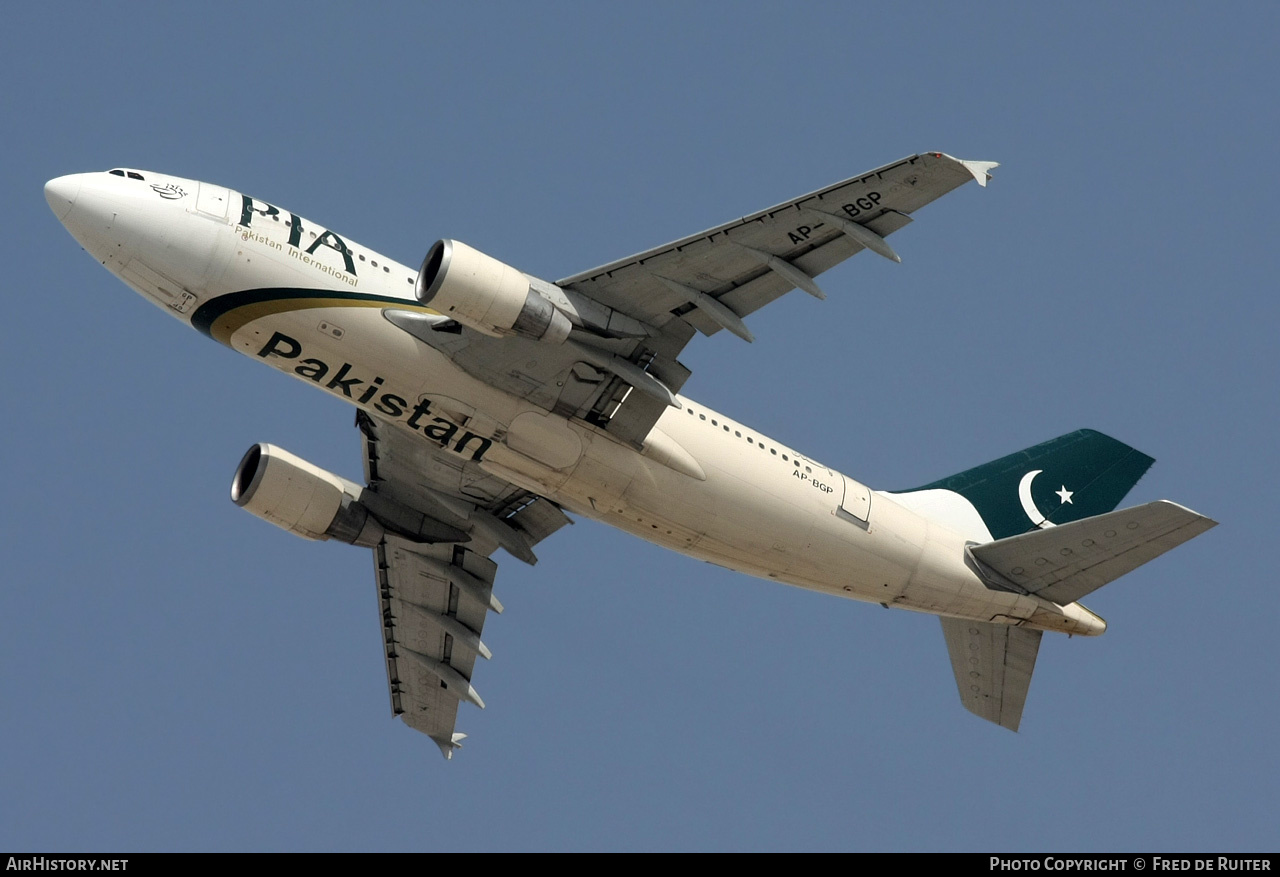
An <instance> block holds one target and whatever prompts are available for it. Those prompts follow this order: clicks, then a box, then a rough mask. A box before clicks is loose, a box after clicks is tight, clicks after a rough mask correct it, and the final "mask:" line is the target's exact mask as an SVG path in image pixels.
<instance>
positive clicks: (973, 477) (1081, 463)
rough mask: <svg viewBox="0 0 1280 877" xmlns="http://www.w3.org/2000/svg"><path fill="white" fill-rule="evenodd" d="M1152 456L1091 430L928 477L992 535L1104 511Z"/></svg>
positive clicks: (1121, 496) (999, 536) (1001, 535)
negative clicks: (967, 506) (966, 505)
mask: <svg viewBox="0 0 1280 877" xmlns="http://www.w3.org/2000/svg"><path fill="white" fill-rule="evenodd" d="M1154 462H1155V459H1153V458H1152V457H1148V456H1147V455H1146V454H1144V453H1142V452H1141V451H1136V450H1134V449H1133V448H1131V447H1129V446H1128V445H1126V444H1124V443H1123V442H1118V441H1116V440H1115V439H1113V438H1111V437H1110V436H1106V435H1103V434H1102V433H1100V432H1095V431H1094V430H1092V429H1080V430H1076V431H1075V432H1070V433H1067V434H1066V435H1063V436H1059V437H1058V438H1056V439H1050V440H1049V441H1047V442H1044V443H1042V444H1038V445H1035V446H1034V447H1030V448H1027V449H1026V450H1025V451H1018V452H1017V453H1016V454H1010V455H1009V456H1007V457H1001V458H1000V459H999V460H995V461H993V462H990V463H986V464H984V465H982V466H978V467H976V468H973V469H967V470H965V471H964V472H960V473H959V474H956V475H952V476H951V477H949V478H943V479H942V480H940V481H934V482H933V483H931V484H926V485H924V486H922V487H916V488H914V489H913V490H911V491H902V492H903V493H912V492H914V491H916V490H937V489H942V490H950V491H953V492H955V493H958V494H960V495H961V496H963V497H964V498H965V499H967V500H969V502H971V503H972V504H973V506H974V508H976V509H977V510H978V514H980V515H981V516H982V520H983V522H984V523H986V525H987V529H988V530H990V531H991V537H992V538H993V539H1004V538H1006V537H1008V536H1016V535H1017V534H1019V533H1025V532H1027V531H1028V530H1034V529H1036V528H1037V527H1047V526H1052V525H1054V524H1065V523H1066V522H1068V521H1076V520H1079V519H1080V518H1088V517H1092V516H1094V515H1101V514H1105V513H1106V512H1109V511H1111V510H1112V509H1114V508H1115V507H1116V506H1117V505H1119V504H1120V500H1122V499H1124V496H1125V494H1127V493H1128V492H1129V490H1130V489H1131V488H1132V487H1133V486H1134V485H1135V484H1137V483H1138V479H1140V478H1141V477H1142V476H1143V475H1144V474H1146V471H1147V470H1148V469H1150V468H1151V464H1152V463H1154Z"/></svg>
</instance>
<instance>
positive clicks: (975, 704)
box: [939, 618, 1041, 731]
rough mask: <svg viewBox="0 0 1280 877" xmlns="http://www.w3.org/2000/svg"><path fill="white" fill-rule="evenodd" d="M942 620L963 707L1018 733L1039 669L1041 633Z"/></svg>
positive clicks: (943, 633) (1003, 625) (974, 622)
mask: <svg viewBox="0 0 1280 877" xmlns="http://www.w3.org/2000/svg"><path fill="white" fill-rule="evenodd" d="M939 620H940V621H941V622H942V635H943V637H944V638H945V639H946V641H947V652H948V653H949V654H950V656H951V669H952V671H953V672H954V673H955V676H956V687H957V689H959V692H960V702H961V703H963V704H964V708H965V709H967V710H968V711H969V712H971V713H973V714H974V715H975V716H978V717H980V718H983V719H986V720H987V721H988V722H995V723H996V724H997V725H999V726H1000V727H1002V728H1008V729H1009V730H1010V731H1017V730H1018V726H1019V725H1020V724H1021V723H1022V708H1023V706H1024V705H1025V704H1026V702H1027V691H1028V690H1029V689H1030V688H1031V674H1032V673H1034V672H1035V669H1036V655H1037V654H1038V653H1039V651H1040V637H1041V633H1040V631H1038V630H1024V629H1023V628H1021V627H1013V626H1011V625H1007V624H989V623H986V622H982V621H965V620H963V619H960V618H941V619H939Z"/></svg>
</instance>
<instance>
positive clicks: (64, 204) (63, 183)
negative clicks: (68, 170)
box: [44, 174, 80, 222]
mask: <svg viewBox="0 0 1280 877" xmlns="http://www.w3.org/2000/svg"><path fill="white" fill-rule="evenodd" d="M79 196H80V174H70V175H68V176H65V177H57V178H55V179H52V180H50V181H49V182H47V183H45V184H44V199H45V200H46V201H48V202H49V208H50V209H51V210H52V211H53V215H54V216H56V217H58V221H59V222H61V221H62V220H63V219H66V217H67V214H68V213H70V212H71V208H72V207H74V206H75V203H76V198H78V197H79Z"/></svg>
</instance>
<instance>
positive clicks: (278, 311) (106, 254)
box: [46, 172, 1104, 634]
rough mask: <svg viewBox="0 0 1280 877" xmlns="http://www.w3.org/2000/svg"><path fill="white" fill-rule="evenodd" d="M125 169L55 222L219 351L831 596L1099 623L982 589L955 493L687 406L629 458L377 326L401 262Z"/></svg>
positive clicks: (1088, 629) (54, 190)
mask: <svg viewBox="0 0 1280 877" xmlns="http://www.w3.org/2000/svg"><path fill="white" fill-rule="evenodd" d="M135 173H136V174H137V176H138V177H141V178H142V179H134V178H131V177H129V176H127V175H126V176H118V175H112V174H108V173H92V174H78V175H74V176H70V177H62V178H59V179H58V180H55V181H53V182H51V183H50V184H49V187H48V188H47V189H46V192H47V195H48V198H49V201H50V204H51V206H53V208H54V212H55V214H57V215H58V218H59V219H60V220H62V222H63V223H64V224H65V225H66V226H67V227H68V229H69V230H70V231H71V232H72V234H74V235H75V236H76V238H77V239H78V240H79V241H80V242H81V243H82V244H83V245H84V246H85V248H86V249H87V250H89V252H91V253H92V254H93V255H94V256H95V257H96V258H97V259H98V260H99V261H100V262H102V263H103V264H104V265H105V266H106V267H107V268H108V269H109V270H111V271H112V273H114V274H116V275H117V276H119V277H120V278H121V279H122V280H124V281H125V282H126V283H127V284H128V285H129V286H130V287H132V288H133V289H135V290H137V291H138V292H140V293H141V294H142V295H144V296H145V297H146V298H148V299H149V300H151V301H152V302H154V303H155V304H157V305H160V306H161V307H163V308H165V309H166V310H167V311H168V312H169V313H170V314H172V315H173V316H175V317H177V318H178V319H180V320H182V321H183V322H186V323H187V324H189V325H194V326H196V328H199V329H201V330H202V331H204V332H206V333H207V334H209V335H211V336H212V337H213V338H215V339H216V340H218V341H220V342H221V343H223V344H226V345H227V346H229V347H231V348H233V349H234V350H237V351H240V352H241V353H243V354H245V355H246V356H249V357H252V358H255V359H260V360H261V361H262V362H264V363H265V364H267V365H269V366H271V367H272V368H275V369H277V370H279V371H282V372H285V373H286V374H290V375H292V376H293V377H295V378H297V379H298V380H302V381H305V382H307V383H310V384H314V385H315V386H316V387H318V388H320V389H322V390H324V391H326V392H328V393H330V394H332V395H335V396H338V397H339V398H341V399H343V400H344V401H347V402H349V403H351V404H353V405H356V406H358V407H360V408H363V409H364V410H366V411H367V412H368V413H369V414H371V415H373V416H374V417H377V418H379V419H380V420H383V421H386V422H393V423H396V424H398V425H399V426H401V427H402V428H403V429H405V430H407V431H410V432H413V433H414V434H416V435H417V436H419V437H420V438H421V440H422V441H424V442H433V443H434V444H435V445H436V446H439V447H442V448H444V449H445V450H447V451H448V452H449V453H451V454H456V455H457V456H458V457H459V458H460V459H465V460H476V461H478V462H479V464H480V465H481V467H482V468H484V469H486V470H487V471H488V472H490V473H491V474H495V475H499V476H501V477H503V478H505V479H506V480H508V481H510V482H512V483H514V484H516V485H518V486H520V487H523V488H526V489H528V490H531V491H534V492H536V493H538V494H541V495H543V496H546V497H548V498H549V499H552V500H554V501H555V502H557V503H559V504H561V505H562V506H563V507H564V508H566V509H568V510H569V511H571V512H574V513H576V514H579V515H583V516H586V517H589V518H593V519H596V520H599V521H603V522H605V523H608V524H611V525H613V526H615V527H618V528H620V529H623V530H626V531H628V532H630V533H633V534H635V535H637V536H640V537H641V538H644V539H646V540H648V541H650V542H654V543H657V544H659V545H663V546H665V547H667V548H671V549H674V550H676V551H679V552H682V553H684V554H688V555H690V556H692V557H696V558H699V559H702V560H706V561H709V562H712V563H715V564H718V565H720V566H724V567H728V568H730V569H734V570H738V571H741V572H744V573H747V574H749V575H753V576H758V577H761V578H768V579H772V580H774V581H779V582H783V583H785V584H790V585H796V586H799V587H803V588H809V589H812V590H817V591H822V592H825V593H830V594H834V595H837V596H844V597H851V598H854V599H858V600H866V601H871V602H875V603H881V604H884V605H886V606H897V607H900V608H904V609H912V610H916V611H921V612H929V613H934V614H939V615H948V616H954V617H961V618H968V619H974V620H979V621H988V622H1005V623H1022V624H1024V625H1026V626H1028V627H1033V628H1039V629H1047V630H1059V631H1064V632H1067V633H1081V634H1096V633H1101V632H1102V629H1104V625H1103V624H1102V622H1101V620H1100V619H1098V618H1097V617H1096V616H1094V615H1093V614H1092V613H1089V612H1088V611H1087V610H1085V609H1083V608H1082V607H1080V606H1078V605H1077V604H1071V605H1069V606H1066V607H1059V606H1057V605H1055V604H1053V603H1050V602H1048V601H1045V600H1041V599H1038V598H1035V597H1030V596H1023V595H1020V594H1015V593H1010V592H1006V591H998V590H992V589H991V588H988V587H987V586H986V585H985V584H984V583H983V582H982V580H981V579H980V578H979V577H978V575H977V574H976V573H975V572H974V571H973V570H972V569H971V568H970V567H969V566H968V565H967V563H966V554H965V548H966V545H967V544H971V543H982V542H988V541H990V539H991V535H990V533H988V532H987V529H986V527H985V525H984V524H983V522H982V519H981V518H980V517H979V515H978V514H977V512H976V511H975V510H974V509H973V507H972V505H970V504H969V503H968V502H967V501H966V500H964V499H963V498H962V497H960V496H959V495H958V494H954V493H951V492H950V491H945V490H935V491H924V492H920V493H913V494H898V495H893V494H886V493H883V492H872V491H868V490H867V488H865V487H864V486H863V485H861V484H860V483H858V482H856V481H854V480H853V479H851V478H848V477H846V476H844V475H842V474H841V473H839V472H836V471H834V470H831V469H829V468H827V467H826V466H823V465H821V464H819V463H817V462H816V461H814V460H812V459H810V458H808V457H806V456H805V455H803V454H801V453H798V452H796V451H795V450H794V449H792V448H788V447H786V446H784V445H782V444H780V443H778V442H776V441H773V440H772V439H770V438H768V437H767V436H765V435H763V434H761V433H760V432H759V431H758V430H753V429H751V428H749V427H747V426H745V425H744V424H742V423H739V422H737V421H734V420H732V419H729V418H727V417H725V416H724V415H722V414H720V413H718V412H716V411H712V410H711V409H709V408H706V407H705V406H702V405H699V404H698V403H697V402H695V401H693V400H692V399H689V398H687V397H683V396H681V397H679V401H680V403H681V407H680V408H679V409H677V408H674V407H672V408H668V409H667V411H666V412H665V413H664V414H663V415H662V417H661V419H660V420H659V421H658V423H657V425H656V427H655V431H654V433H653V434H652V435H651V436H650V437H649V439H648V440H647V441H646V442H645V449H644V451H643V452H640V451H637V450H636V449H635V448H634V447H632V446H630V445H628V444H625V443H623V442H620V441H618V440H617V439H615V438H614V437H613V436H611V435H610V434H609V433H607V432H605V431H604V430H602V429H599V428H597V427H595V426H593V425H591V424H588V423H586V422H583V421H580V420H576V419H569V418H564V417H560V416H557V415H555V414H552V413H550V412H548V411H546V410H544V409H542V408H539V407H536V406H534V405H532V404H530V403H529V402H527V401H525V400H523V399H520V398H517V397H515V396H512V395H510V394H507V393H505V392H503V391H501V390H498V389H496V388H494V387H492V386H490V385H489V384H487V383H485V382H484V381H481V380H479V379H477V378H475V377H472V376H471V375H469V374H467V373H466V372H464V371H463V370H461V369H460V368H458V367H457V366H456V365H454V363H453V362H452V361H451V360H450V359H449V358H448V357H447V356H445V355H444V354H443V353H441V352H439V351H438V350H436V349H434V348H432V347H430V346H428V345H427V344H424V343H423V342H421V341H419V340H418V339H416V338H414V337H413V336H412V335H410V334H409V333H407V332H406V331H404V330H402V329H400V328H398V327H397V326H395V325H393V324H392V323H391V322H390V321H388V320H387V319H386V318H385V317H384V315H383V310H384V309H386V308H393V307H394V308H403V309H409V310H424V309H423V308H422V306H421V305H420V304H419V303H418V301H417V300H416V299H415V297H414V285H413V281H414V279H415V277H416V274H417V272H416V270H415V269H411V268H409V267H406V266H404V265H401V264H399V263H397V262H395V261H393V260H391V259H388V258H386V257H385V256H383V255H381V254H379V253H377V252H374V251H372V250H369V249H367V248H365V247H362V246H360V245H358V244H355V243H354V242H352V241H351V240H350V239H347V238H345V237H342V238H339V237H337V235H336V234H335V233H333V232H331V231H329V230H328V229H326V228H324V227H322V226H319V225H316V224H314V223H312V222H310V221H309V220H306V219H303V218H301V217H295V216H294V215H292V214H290V213H288V212H287V211H285V210H284V209H279V208H275V207H273V206H272V205H269V204H267V203H265V202H262V201H256V200H252V199H246V198H244V197H243V196H241V194H240V193H238V192H235V191H232V190H228V189H225V188H223V187H220V186H211V185H209V184H205V183H198V182H196V181H192V180H185V179H179V178H174V177H167V176H162V175H158V174H154V173H150V172H135ZM344 249H345V251H346V252H344ZM265 290H272V291H273V292H272V293H271V294H265V293H264V294H257V291H265ZM282 291H288V292H287V293H283V292H282ZM326 293H336V294H339V295H341V297H336V296H335V297H326ZM352 294H354V295H355V296H357V297H352ZM211 315H212V318H211Z"/></svg>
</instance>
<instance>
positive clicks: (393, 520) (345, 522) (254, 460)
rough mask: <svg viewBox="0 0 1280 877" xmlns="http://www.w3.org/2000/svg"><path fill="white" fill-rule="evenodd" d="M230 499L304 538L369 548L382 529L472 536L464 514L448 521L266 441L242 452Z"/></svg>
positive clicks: (435, 537) (449, 538)
mask: <svg viewBox="0 0 1280 877" xmlns="http://www.w3.org/2000/svg"><path fill="white" fill-rule="evenodd" d="M231 500H232V501H233V502H234V503H235V504H236V505H238V506H240V508H242V509H244V510H245V511H249V512H252V513H253V514H255V515H257V516H258V517H260V518H262V519H263V520H264V521H269V522H270V523H272V524H275V525H276V526H277V527H280V528H281V529H283V530H288V531H289V532H290V533H293V534H294V535H296V536H301V537H302V538H304V539H313V540H323V539H337V540H338V541H339V542H346V543H347V544H348V545H363V546H366V547H369V548H372V547H373V546H375V545H377V544H378V543H379V542H380V541H382V537H383V536H384V535H386V534H387V533H394V534H396V535H397V536H401V537H403V538H405V539H409V540H411V541H413V542H422V543H427V544H431V543H436V542H468V541H470V540H471V537H470V535H468V533H467V532H466V530H464V529H461V526H465V525H466V524H467V522H466V521H465V520H457V521H454V522H452V523H450V522H446V521H442V520H439V519H438V518H437V517H432V516H430V515H426V514H424V513H422V512H420V511H417V510H416V509H411V508H409V507H408V506H405V505H402V504H400V503H398V502H396V501H395V500H393V499H391V498H389V497H386V496H382V495H381V494H377V493H373V492H372V491H366V490H365V489H364V488H363V487H361V486H360V485H358V484H354V483H353V482H350V481H348V480H347V479H345V478H343V477H342V476H340V475H334V474H333V473H332V472H329V471H327V470H325V469H321V468H320V467H319V466H316V465H315V464H313V463H308V462H307V461H306V460H304V459H302V458H301V457H298V456H295V455H294V454H291V453H289V452H288V451H286V450H284V449H283V448H278V447H276V446H275V445H269V444H265V443H260V444H256V445H254V446H253V447H251V448H249V450H248V452H246V453H245V455H244V457H243V458H241V460H240V465H239V466H237V467H236V474H235V477H233V478H232V479H231ZM446 517H447V515H446Z"/></svg>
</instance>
